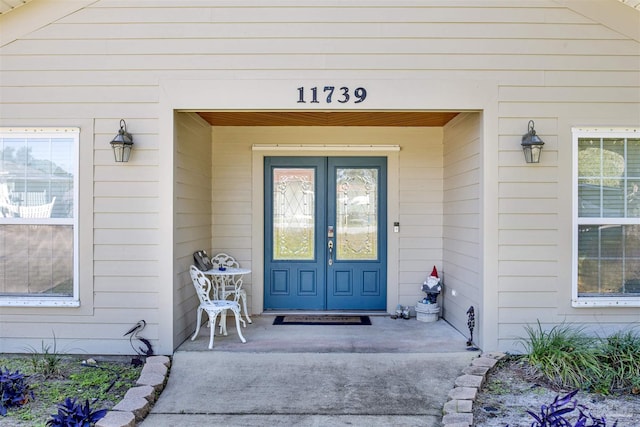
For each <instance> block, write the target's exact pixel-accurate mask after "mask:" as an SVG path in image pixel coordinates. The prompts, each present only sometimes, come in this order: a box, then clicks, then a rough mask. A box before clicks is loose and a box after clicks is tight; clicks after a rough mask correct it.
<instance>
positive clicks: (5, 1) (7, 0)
mask: <svg viewBox="0 0 640 427" xmlns="http://www.w3.org/2000/svg"><path fill="white" fill-rule="evenodd" d="M30 1H32V0H0V15H2V14H4V13H7V12H11V11H12V10H14V9H15V8H17V7H20V6H23V5H25V4H27V3H29V2H30Z"/></svg>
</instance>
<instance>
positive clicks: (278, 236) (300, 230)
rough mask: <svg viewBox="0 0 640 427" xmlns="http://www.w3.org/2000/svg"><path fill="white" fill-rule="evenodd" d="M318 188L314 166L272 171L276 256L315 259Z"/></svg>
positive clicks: (287, 258) (274, 246) (274, 248)
mask: <svg viewBox="0 0 640 427" xmlns="http://www.w3.org/2000/svg"><path fill="white" fill-rule="evenodd" d="M315 188H316V186H315V173H314V169H313V168H275V169H274V170H273V259H275V260H313V259H314V256H315V254H314V238H315V235H314V231H315V228H314V224H315V211H316V209H315Z"/></svg>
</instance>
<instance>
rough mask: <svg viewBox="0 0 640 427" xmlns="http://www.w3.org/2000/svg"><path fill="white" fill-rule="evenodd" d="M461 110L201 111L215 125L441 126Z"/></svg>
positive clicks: (200, 114)
mask: <svg viewBox="0 0 640 427" xmlns="http://www.w3.org/2000/svg"><path fill="white" fill-rule="evenodd" d="M457 114H458V113H457V112H414V111H393V112H387V111H384V112H378V111H353V112H352V111H339V112H338V111H336V112H326V111H305V112H287V111H273V112H265V111H260V112H255V111H247V112H244V111H242V112H236V111H230V112H219V111H204V112H198V115H199V116H200V117H202V118H203V119H204V120H206V121H207V122H208V123H209V124H210V125H211V126H389V127H400V126H401V127H414V126H416V127H424V126H426V127H441V126H444V125H446V124H447V123H449V121H450V120H451V119H453V118H454V117H455V116H456V115H457Z"/></svg>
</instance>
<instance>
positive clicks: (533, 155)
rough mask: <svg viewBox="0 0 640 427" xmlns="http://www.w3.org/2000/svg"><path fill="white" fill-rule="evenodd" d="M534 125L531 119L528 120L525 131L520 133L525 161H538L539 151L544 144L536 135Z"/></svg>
mask: <svg viewBox="0 0 640 427" xmlns="http://www.w3.org/2000/svg"><path fill="white" fill-rule="evenodd" d="M534 125H535V123H533V120H529V126H528V130H527V133H526V134H524V135H522V151H523V152H524V159H525V160H526V161H527V163H540V153H541V152H542V146H543V145H544V141H543V140H541V139H540V137H539V136H538V135H536V131H535V129H534V128H533V126H534Z"/></svg>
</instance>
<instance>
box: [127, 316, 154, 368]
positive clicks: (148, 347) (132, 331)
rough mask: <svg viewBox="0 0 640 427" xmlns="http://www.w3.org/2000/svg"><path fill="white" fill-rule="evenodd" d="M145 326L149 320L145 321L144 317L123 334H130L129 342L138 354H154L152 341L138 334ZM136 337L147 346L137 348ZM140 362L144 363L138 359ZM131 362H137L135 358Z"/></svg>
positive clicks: (134, 363)
mask: <svg viewBox="0 0 640 427" xmlns="http://www.w3.org/2000/svg"><path fill="white" fill-rule="evenodd" d="M145 326H147V322H145V321H144V319H143V320H140V321H139V322H138V323H136V324H135V326H134V327H132V328H131V329H129V330H128V331H127V332H126V333H125V334H124V335H123V336H124V337H126V336H127V335H129V342H130V343H131V348H133V350H134V351H135V352H136V353H137V354H138V356H153V347H152V346H151V342H150V341H149V340H148V339H146V338H144V337H141V336H138V333H140V332H142V330H143V329H144V328H145ZM134 339H136V340H138V341H140V342H141V343H142V344H144V346H145V347H146V348H143V347H138V348H136V347H135V346H134V345H133V340H134ZM138 362H139V363H140V364H142V361H140V360H139V359H138ZM131 363H132V364H133V365H136V364H137V362H136V361H135V360H132V361H131Z"/></svg>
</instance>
